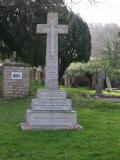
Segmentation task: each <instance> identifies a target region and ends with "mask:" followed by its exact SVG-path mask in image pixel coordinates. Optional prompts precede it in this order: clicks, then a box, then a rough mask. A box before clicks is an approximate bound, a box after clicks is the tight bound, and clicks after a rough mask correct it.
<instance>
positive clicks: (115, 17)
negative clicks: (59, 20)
mask: <svg viewBox="0 0 120 160" xmlns="http://www.w3.org/2000/svg"><path fill="white" fill-rule="evenodd" d="M72 1H73V3H72V4H71V0H65V2H66V4H67V5H68V6H69V7H72V10H73V11H74V12H75V13H79V14H80V16H81V17H82V18H83V19H84V20H85V21H86V22H88V23H102V24H105V23H117V24H118V25H119V26H120V0H96V3H95V4H90V3H89V0H72Z"/></svg>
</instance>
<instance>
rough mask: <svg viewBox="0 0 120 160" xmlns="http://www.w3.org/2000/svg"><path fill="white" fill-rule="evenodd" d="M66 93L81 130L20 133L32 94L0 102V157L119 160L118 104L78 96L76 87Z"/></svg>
mask: <svg viewBox="0 0 120 160" xmlns="http://www.w3.org/2000/svg"><path fill="white" fill-rule="evenodd" d="M34 85H35V84H34ZM34 85H32V87H35V86H34ZM37 85H38V84H37ZM36 88H37V86H36ZM68 92H69V94H70V96H71V98H72V101H73V109H75V110H76V111H77V116H78V124H81V125H83V127H84V130H83V131H29V132H23V131H21V130H20V123H21V122H23V121H24V120H25V112H26V109H27V108H29V107H30V103H31V98H32V97H27V98H23V99H13V100H8V101H0V137H1V138H0V159H1V160H7V159H10V160H45V159H46V160H53V159H54V160H68V159H69V160H86V159H87V160H94V159H95V160H100V159H102V160H113V159H115V160H119V157H120V150H119V145H120V136H119V133H120V124H119V122H120V116H119V112H120V105H119V104H114V103H106V102H102V101H94V100H89V99H85V98H81V97H80V95H79V93H80V92H81V90H80V89H70V90H69V91H68ZM86 92H87V91H86ZM51 148H52V151H51Z"/></svg>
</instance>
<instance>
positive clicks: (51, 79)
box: [37, 13, 68, 89]
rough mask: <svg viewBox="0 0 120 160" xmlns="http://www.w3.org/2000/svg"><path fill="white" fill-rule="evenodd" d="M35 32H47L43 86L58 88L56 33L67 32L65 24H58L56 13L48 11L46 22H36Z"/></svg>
mask: <svg viewBox="0 0 120 160" xmlns="http://www.w3.org/2000/svg"><path fill="white" fill-rule="evenodd" d="M37 33H43V34H45V33H46V34H47V49H46V68H45V88H46V89H57V88H58V34H65V33H68V26H67V25H58V15H57V13H48V16H47V24H38V25H37Z"/></svg>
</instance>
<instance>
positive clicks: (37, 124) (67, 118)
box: [21, 13, 78, 130]
mask: <svg viewBox="0 0 120 160" xmlns="http://www.w3.org/2000/svg"><path fill="white" fill-rule="evenodd" d="M67 32H68V26H67V25H58V15H57V13H48V16H47V24H38V25H37V33H43V34H45V33H46V34H47V50H46V69H45V89H44V90H39V91H38V93H37V96H36V98H35V99H33V100H32V104H31V109H28V110H27V114H26V116H27V117H26V122H25V123H22V124H21V128H22V130H31V129H37V130H41V129H50V130H54V129H76V128H78V125H77V114H76V112H75V111H72V110H71V109H72V107H71V106H72V104H71V100H70V99H67V95H66V93H64V92H62V91H60V90H59V89H58V34H65V33H67Z"/></svg>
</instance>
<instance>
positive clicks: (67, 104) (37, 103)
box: [31, 98, 71, 111]
mask: <svg viewBox="0 0 120 160" xmlns="http://www.w3.org/2000/svg"><path fill="white" fill-rule="evenodd" d="M31 108H32V110H41V111H43V110H44V111H45V110H46V111H49V110H50V111H54V110H55V111H56V110H60V111H61V110H63V111H70V110H71V100H70V99H53V98H41V99H33V100H32V105H31Z"/></svg>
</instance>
